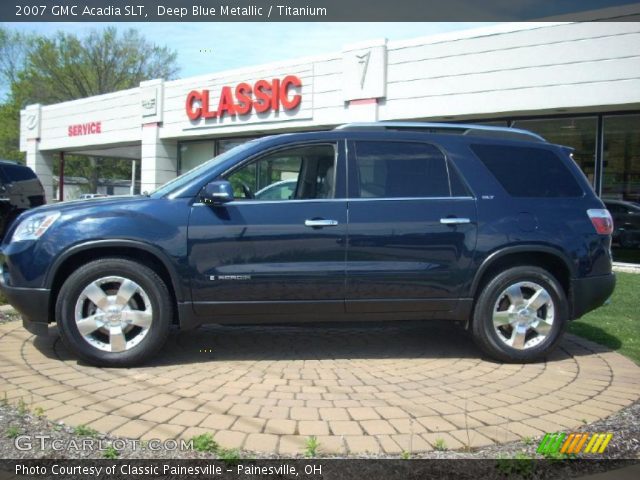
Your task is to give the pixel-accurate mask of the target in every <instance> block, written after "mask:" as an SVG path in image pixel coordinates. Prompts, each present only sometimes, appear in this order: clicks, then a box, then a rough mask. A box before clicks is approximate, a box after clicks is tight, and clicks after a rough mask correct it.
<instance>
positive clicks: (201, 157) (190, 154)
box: [178, 137, 257, 175]
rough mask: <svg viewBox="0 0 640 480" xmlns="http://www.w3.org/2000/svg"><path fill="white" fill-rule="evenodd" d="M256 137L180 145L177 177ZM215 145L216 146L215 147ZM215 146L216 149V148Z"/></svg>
mask: <svg viewBox="0 0 640 480" xmlns="http://www.w3.org/2000/svg"><path fill="white" fill-rule="evenodd" d="M254 138H257V137H242V138H229V139H225V140H205V141H202V142H183V143H181V144H180V146H179V148H180V171H179V172H178V175H182V174H183V173H186V172H188V171H189V170H192V169H194V168H196V167H197V166H198V165H200V164H202V163H204V162H206V161H207V160H209V159H211V158H213V157H214V156H216V155H220V154H221V153H225V152H228V151H229V150H231V149H232V148H233V147H236V146H238V145H241V144H243V143H245V142H248V141H249V140H253V139H254ZM216 144H217V145H216ZM216 146H217V148H216Z"/></svg>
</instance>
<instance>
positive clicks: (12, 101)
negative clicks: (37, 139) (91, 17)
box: [0, 27, 178, 191]
mask: <svg viewBox="0 0 640 480" xmlns="http://www.w3.org/2000/svg"><path fill="white" fill-rule="evenodd" d="M177 73H178V67H177V54H176V52H175V51H172V50H170V49H168V48H166V47H160V46H157V45H155V44H153V43H151V42H149V41H147V40H146V39H145V38H144V37H143V36H142V35H141V34H140V33H139V32H138V31H137V30H135V29H129V30H125V31H123V32H119V31H118V30H117V29H116V28H114V27H108V28H105V29H103V30H92V31H91V32H89V33H88V34H86V35H85V36H78V35H76V34H74V33H69V32H58V33H56V34H54V35H53V36H51V37H44V36H38V35H35V34H32V35H25V34H21V33H17V32H14V31H11V30H9V29H7V28H3V27H0V81H1V82H2V84H1V85H2V88H1V90H2V91H4V92H5V94H7V98H6V100H5V101H4V103H3V104H2V105H0V158H7V159H14V160H24V155H23V154H22V153H20V152H19V148H18V145H19V122H20V109H22V108H24V107H25V106H27V105H30V104H34V103H40V104H42V105H48V104H52V103H58V102H64V101H68V100H75V99H78V98H85V97H89V96H93V95H100V94H105V93H111V92H115V91H118V90H123V89H128V88H134V87H137V86H139V84H140V82H142V81H144V80H150V79H154V78H165V79H173V78H175V77H176V75H177ZM55 170H57V162H56V164H55V165H54V171H55ZM65 174H66V175H70V176H80V177H85V178H88V179H89V181H90V184H91V186H90V190H91V191H95V189H96V181H97V179H98V178H99V177H110V178H129V176H130V175H131V162H130V161H129V160H121V159H102V158H95V157H94V158H91V159H88V158H86V157H81V156H78V155H67V162H66V168H65Z"/></svg>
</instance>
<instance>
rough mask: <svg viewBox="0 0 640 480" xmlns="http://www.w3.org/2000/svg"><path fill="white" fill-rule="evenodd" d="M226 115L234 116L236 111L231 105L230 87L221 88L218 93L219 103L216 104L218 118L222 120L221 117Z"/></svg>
mask: <svg viewBox="0 0 640 480" xmlns="http://www.w3.org/2000/svg"><path fill="white" fill-rule="evenodd" d="M225 113H228V114H229V115H232V116H233V115H235V114H236V109H235V106H234V104H233V94H232V93H231V87H222V92H220V102H219V103H218V117H220V118H222V115H224V114H225Z"/></svg>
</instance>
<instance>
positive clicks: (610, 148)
mask: <svg viewBox="0 0 640 480" xmlns="http://www.w3.org/2000/svg"><path fill="white" fill-rule="evenodd" d="M603 160H604V168H603V172H602V173H603V175H602V199H603V200H604V202H605V204H606V205H607V208H608V209H609V211H610V212H611V215H612V216H613V226H614V231H613V249H612V250H613V259H614V260H616V261H620V262H632V263H640V204H639V202H640V115H615V116H614V115H612V116H605V117H604V154H603Z"/></svg>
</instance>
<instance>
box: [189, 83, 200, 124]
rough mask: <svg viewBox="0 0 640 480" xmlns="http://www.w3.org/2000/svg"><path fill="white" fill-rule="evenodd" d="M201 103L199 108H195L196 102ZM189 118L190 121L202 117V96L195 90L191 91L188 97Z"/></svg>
mask: <svg viewBox="0 0 640 480" xmlns="http://www.w3.org/2000/svg"><path fill="white" fill-rule="evenodd" d="M196 101H198V102H200V105H201V106H199V107H195V108H194V105H193V104H194V102H196ZM186 107H187V117H189V120H197V119H198V118H200V115H202V95H201V94H200V92H196V91H195V90H191V91H190V92H189V95H187V105H186Z"/></svg>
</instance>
